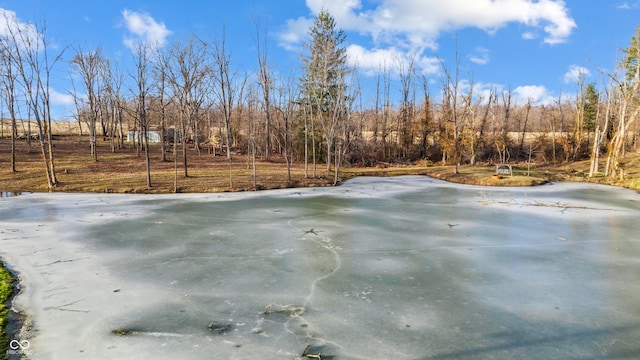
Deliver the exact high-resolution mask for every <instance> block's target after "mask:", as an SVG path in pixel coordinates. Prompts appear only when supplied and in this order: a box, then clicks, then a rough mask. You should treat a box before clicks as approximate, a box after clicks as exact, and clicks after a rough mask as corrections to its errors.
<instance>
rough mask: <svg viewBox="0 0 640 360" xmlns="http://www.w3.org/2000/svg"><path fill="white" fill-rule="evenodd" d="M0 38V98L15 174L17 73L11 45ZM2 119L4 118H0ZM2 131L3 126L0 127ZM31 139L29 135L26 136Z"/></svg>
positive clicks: (12, 168) (12, 167)
mask: <svg viewBox="0 0 640 360" xmlns="http://www.w3.org/2000/svg"><path fill="white" fill-rule="evenodd" d="M8 40H9V39H5V38H4V37H2V36H0V86H1V88H0V97H2V98H4V103H5V104H4V105H5V106H6V107H7V110H8V111H9V116H10V119H11V165H10V166H11V172H16V171H17V170H16V135H17V134H16V133H17V130H18V129H17V116H16V112H17V98H16V95H17V92H16V91H17V88H16V86H17V80H18V78H17V73H16V70H15V64H14V62H13V61H12V56H11V53H10V52H11V51H12V50H11V45H10V43H9V42H8ZM2 118H4V116H3V117H2ZM0 127H2V128H3V129H4V126H3V125H0ZM27 137H29V138H30V137H31V134H27Z"/></svg>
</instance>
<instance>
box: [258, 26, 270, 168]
mask: <svg viewBox="0 0 640 360" xmlns="http://www.w3.org/2000/svg"><path fill="white" fill-rule="evenodd" d="M267 26H268V23H267V24H265V33H266V32H267ZM256 50H257V52H258V80H259V83H260V88H261V89H262V108H263V111H264V118H265V134H264V140H265V145H264V156H265V160H266V161H271V102H272V99H271V93H272V91H273V75H272V74H271V72H270V71H269V65H268V62H267V61H268V58H267V41H266V35H265V39H264V45H263V47H261V41H260V29H259V27H258V25H256Z"/></svg>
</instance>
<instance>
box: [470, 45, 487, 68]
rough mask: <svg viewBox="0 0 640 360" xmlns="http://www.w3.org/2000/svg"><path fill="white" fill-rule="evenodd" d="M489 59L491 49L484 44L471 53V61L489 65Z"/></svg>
mask: <svg viewBox="0 0 640 360" xmlns="http://www.w3.org/2000/svg"><path fill="white" fill-rule="evenodd" d="M489 60H490V58H489V49H487V48H484V47H482V46H479V47H477V48H476V49H475V50H474V52H473V53H472V54H470V55H469V61H471V62H473V63H476V64H478V65H487V64H488V63H489Z"/></svg>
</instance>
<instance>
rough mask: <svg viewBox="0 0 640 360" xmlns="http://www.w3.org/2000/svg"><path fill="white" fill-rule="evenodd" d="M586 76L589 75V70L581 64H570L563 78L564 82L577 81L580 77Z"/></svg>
mask: <svg viewBox="0 0 640 360" xmlns="http://www.w3.org/2000/svg"><path fill="white" fill-rule="evenodd" d="M587 76H591V71H589V69H587V68H586V67H583V66H578V65H571V66H569V71H567V72H566V73H565V74H564V76H563V80H564V82H565V84H571V83H577V82H578V81H580V78H583V79H584V78H585V77H587Z"/></svg>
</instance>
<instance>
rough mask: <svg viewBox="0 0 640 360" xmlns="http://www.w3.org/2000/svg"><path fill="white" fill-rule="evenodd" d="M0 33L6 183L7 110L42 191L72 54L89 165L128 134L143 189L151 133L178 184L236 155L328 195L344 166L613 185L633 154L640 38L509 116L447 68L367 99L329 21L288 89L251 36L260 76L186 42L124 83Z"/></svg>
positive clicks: (410, 75)
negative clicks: (564, 177)
mask: <svg viewBox="0 0 640 360" xmlns="http://www.w3.org/2000/svg"><path fill="white" fill-rule="evenodd" d="M7 24H8V27H7V31H6V32H5V33H4V35H0V74H2V76H1V77H0V87H1V90H0V95H1V96H0V97H1V100H2V106H3V107H4V109H5V110H4V113H5V114H7V115H8V116H9V117H8V119H9V120H10V121H11V126H12V129H13V130H12V131H11V136H12V144H13V146H12V156H11V159H12V160H11V167H12V170H13V171H15V170H16V168H15V141H17V133H18V130H17V129H18V122H19V121H18V120H17V118H18V117H17V114H18V111H17V109H18V108H21V109H27V112H28V114H29V116H30V118H31V119H33V120H34V122H35V124H36V129H34V130H35V131H36V132H37V134H38V137H37V138H38V139H39V147H40V150H41V151H42V158H43V164H44V169H45V170H46V172H47V179H48V184H49V187H50V188H53V187H55V185H56V182H57V180H56V176H55V165H54V164H55V162H54V159H55V157H54V151H53V150H54V148H53V147H52V143H53V141H52V137H51V132H50V129H51V112H50V94H49V91H50V90H49V81H50V76H51V71H52V69H53V67H54V66H56V65H57V64H58V63H59V62H60V61H62V59H63V58H65V56H64V55H65V54H68V53H69V52H73V54H72V55H71V56H66V57H70V58H71V60H70V65H71V68H72V69H73V74H72V75H71V79H72V80H73V89H72V91H71V93H72V94H73V97H74V100H75V104H76V115H75V117H76V120H77V121H78V123H79V125H80V127H81V129H83V131H85V133H86V134H87V135H88V136H89V139H90V144H91V146H90V149H89V151H90V153H91V156H92V157H93V159H94V160H95V161H98V160H99V154H98V152H97V146H96V144H97V141H98V139H100V138H104V139H107V140H108V141H109V142H110V143H111V145H112V151H116V150H117V149H119V148H122V147H123V146H125V139H126V138H127V134H125V129H130V130H131V129H135V130H137V132H136V134H137V136H138V138H137V141H136V145H137V146H138V148H139V150H140V151H143V152H144V154H145V158H146V160H147V186H149V187H152V179H151V171H150V169H151V166H152V164H151V162H150V155H149V151H150V149H154V148H151V147H150V146H149V144H148V139H149V136H148V133H149V132H150V131H157V132H159V133H160V137H161V139H162V141H161V142H160V151H161V152H162V159H163V160H164V161H175V162H176V164H178V163H179V164H180V167H181V172H182V176H185V177H186V176H189V174H188V163H187V159H188V157H187V154H188V152H190V151H198V152H199V151H204V149H208V150H210V151H216V149H218V151H221V152H224V154H225V156H226V157H227V159H228V161H229V166H230V171H231V164H232V156H233V154H234V153H236V152H238V151H240V152H243V153H246V154H247V155H248V156H249V158H250V159H253V161H254V166H255V161H256V159H261V160H264V161H271V157H272V156H274V155H278V156H281V157H282V158H283V159H285V162H286V166H287V167H288V168H289V167H290V164H291V163H292V162H294V161H295V162H304V163H305V169H306V175H307V176H313V177H315V176H320V175H323V176H325V175H326V174H330V175H331V176H334V177H335V180H336V181H337V180H338V176H339V169H340V166H343V165H349V164H358V165H363V166H375V165H378V164H381V163H383V164H384V163H394V162H405V163H409V162H413V161H417V160H427V161H430V162H434V163H435V162H438V163H442V164H452V165H454V164H477V163H487V162H488V163H507V162H518V161H529V162H533V161H535V162H565V161H575V160H583V159H588V158H590V159H591V160H592V168H591V171H590V176H595V175H596V174H599V173H603V174H604V175H605V176H610V177H622V176H624V160H623V159H624V156H625V152H626V151H628V150H629V149H637V147H638V142H639V141H638V140H639V139H638V134H639V133H640V132H639V131H638V122H637V121H636V120H637V117H638V115H639V113H640V88H639V87H640V64H639V63H638V54H639V52H640V43H639V41H638V37H639V35H640V30H639V32H637V33H636V34H635V35H634V36H633V37H632V38H631V42H630V45H629V47H628V48H626V49H624V50H622V60H621V61H620V62H619V64H618V68H617V69H616V70H615V71H614V73H610V74H605V79H606V85H605V86H601V87H600V88H602V89H601V90H598V87H597V86H596V84H594V83H588V84H587V83H585V82H584V77H582V79H581V80H580V81H579V83H578V84H577V85H576V88H577V91H576V95H575V97H573V98H570V99H562V98H558V99H557V101H555V102H554V103H553V104H545V105H542V104H535V103H533V101H532V100H529V101H527V102H525V103H521V102H520V103H518V102H516V99H515V96H514V94H513V93H512V92H511V91H497V90H489V91H485V90H483V91H480V90H479V89H476V87H475V85H474V84H473V83H469V82H468V81H463V80H461V77H460V74H459V71H460V69H459V68H458V66H457V65H456V67H454V68H450V67H448V66H447V65H446V64H445V63H444V62H442V63H441V68H442V72H441V73H442V76H441V83H440V86H439V87H438V89H432V88H430V85H429V84H430V82H429V80H428V79H427V78H426V77H425V76H424V75H422V74H419V73H418V72H417V71H416V69H415V67H414V64H413V63H411V62H409V63H404V64H400V66H397V67H396V68H397V70H396V71H395V72H394V71H391V70H389V69H381V70H380V71H379V74H378V75H377V76H376V77H375V85H374V86H373V87H372V88H367V89H366V91H363V89H362V85H361V84H360V81H359V79H360V77H359V74H358V70H357V69H356V68H353V67H351V66H349V63H348V61H347V58H346V51H345V47H344V44H345V41H346V36H345V34H344V32H342V30H340V29H338V28H336V24H335V21H334V18H333V17H332V16H331V15H330V14H328V13H326V12H322V13H320V14H319V15H318V17H317V18H316V19H315V21H314V24H313V26H312V27H311V28H310V30H309V40H308V43H307V44H306V49H305V50H306V51H305V54H304V56H303V59H302V64H301V68H302V69H303V72H302V75H298V76H294V75H292V74H283V73H280V72H277V71H275V70H274V69H273V68H272V66H271V65H270V62H269V56H268V51H267V49H268V47H267V42H266V32H267V30H266V28H261V26H259V25H257V26H256V29H255V31H256V44H255V45H256V59H257V64H258V69H256V70H255V71H252V72H241V71H239V69H238V68H236V67H234V63H233V59H232V57H231V53H230V52H229V50H228V49H227V46H226V45H227V44H226V42H225V36H224V34H223V35H222V37H221V38H217V39H214V40H212V41H206V40H204V39H201V38H198V37H197V36H195V35H194V36H192V37H190V38H189V39H187V40H186V41H179V42H175V43H173V44H172V45H170V46H168V47H166V48H162V49H160V48H157V47H155V46H154V45H153V44H146V43H138V44H136V46H135V48H134V58H135V64H134V66H133V67H132V69H129V70H127V71H124V70H123V69H121V68H119V67H118V66H117V64H116V63H114V62H113V61H111V60H110V59H108V58H106V57H105V56H104V54H103V52H102V50H101V49H100V48H96V49H90V50H87V49H81V48H71V47H69V48H67V49H65V50H64V52H62V53H58V54H54V55H51V54H49V52H50V49H49V48H48V47H47V43H46V34H45V29H44V28H37V27H35V26H34V29H37V31H35V32H32V31H27V30H25V29H26V28H24V27H18V26H15V27H12V26H11V22H9V21H7ZM456 60H458V59H456ZM458 63H459V61H456V64H458ZM365 94H366V95H365ZM365 97H366V98H365ZM28 138H29V137H28ZM151 151H153V150H151ZM601 157H604V158H605V159H606V165H605V167H604V168H603V169H600V168H599V163H600V158H601ZM318 164H322V165H323V169H322V170H319V169H318ZM176 181H177V180H176ZM232 181H233V179H232V177H231V172H230V185H232Z"/></svg>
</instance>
